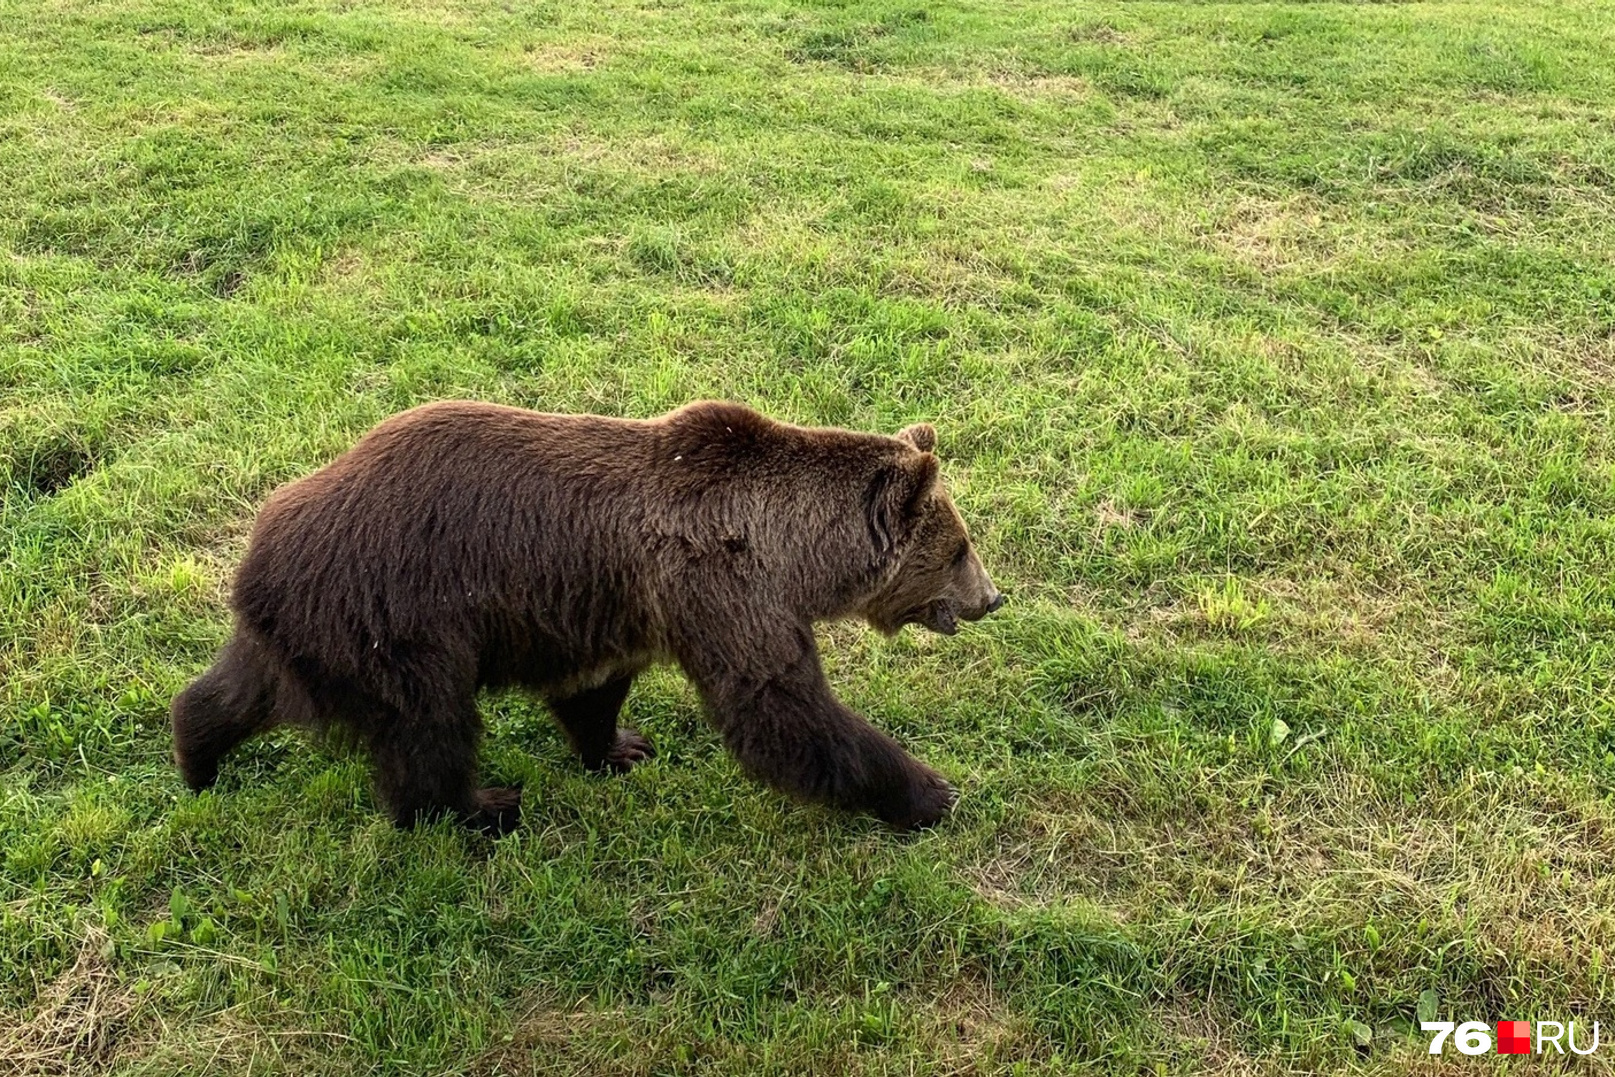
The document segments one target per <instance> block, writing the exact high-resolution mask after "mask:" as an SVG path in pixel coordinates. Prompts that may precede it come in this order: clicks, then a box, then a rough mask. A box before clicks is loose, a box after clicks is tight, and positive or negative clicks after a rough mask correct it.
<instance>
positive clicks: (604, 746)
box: [549, 675, 656, 773]
mask: <svg viewBox="0 0 1615 1077" xmlns="http://www.w3.org/2000/svg"><path fill="white" fill-rule="evenodd" d="M633 683H634V678H633V676H632V675H629V676H625V677H613V678H612V679H611V680H609V681H607V682H606V683H604V684H602V685H600V686H599V687H597V688H590V689H588V690H586V691H582V692H578V693H575V694H573V695H570V696H565V697H562V698H551V699H550V700H549V705H550V710H552V711H554V712H555V718H556V720H557V721H558V722H560V723H561V729H562V730H563V731H565V733H566V736H567V739H568V740H570V741H571V742H572V749H573V750H574V751H576V752H577V753H578V758H579V759H581V760H582V761H583V765H584V766H586V767H588V768H589V769H590V770H614V771H617V772H619V773H622V772H626V771H629V770H632V769H633V767H634V764H635V763H643V762H644V761H645V760H647V759H649V758H650V757H651V756H653V755H655V754H656V749H655V748H654V747H652V746H651V742H650V741H648V740H646V739H645V738H644V737H642V736H641V735H640V734H639V731H638V730H634V729H629V728H627V727H621V728H619V727H618V725H617V715H618V714H619V713H621V711H622V704H623V700H625V699H627V698H628V689H629V688H630V687H632V685H633Z"/></svg>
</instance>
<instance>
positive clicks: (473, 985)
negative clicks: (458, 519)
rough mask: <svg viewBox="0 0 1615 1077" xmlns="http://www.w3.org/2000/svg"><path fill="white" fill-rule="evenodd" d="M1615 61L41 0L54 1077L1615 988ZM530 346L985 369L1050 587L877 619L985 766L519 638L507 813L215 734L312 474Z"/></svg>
mask: <svg viewBox="0 0 1615 1077" xmlns="http://www.w3.org/2000/svg"><path fill="white" fill-rule="evenodd" d="M1612 115H1615V16H1612V15H1611V12H1610V9H1609V8H1608V6H1607V5H1605V4H1603V3H1600V2H1594V0H1566V2H1558V3H1546V2H1503V0H1497V2H1485V0H1474V2H1449V3H1441V2H1432V3H1403V4H1394V3H1387V4H1366V3H1365V4H1347V3H1270V4H1259V3H1165V2H1138V3H1125V2H1115V3H1056V2H1054V0H1010V2H1008V3H1003V2H1000V3H989V2H984V0H947V2H933V0H868V2H864V3H842V2H838V0H820V2H810V0H794V2H793V0H688V2H684V3H673V2H671V0H590V2H583V3H570V4H568V3H557V2H555V0H526V2H514V3H510V2H501V3H494V2H485V0H442V2H432V0H396V2H386V0H309V2H292V3H279V2H270V0H228V2H220V3H218V4H216V5H204V4H200V3H195V2H187V0H100V2H92V0H52V2H48V3H47V2H38V0H0V490H3V497H4V501H3V503H0V775H3V776H0V855H3V863H0V1074H4V1075H7V1077H9V1075H13V1074H28V1075H44V1074H51V1075H54V1074H68V1073H72V1074H74V1075H79V1074H93V1073H100V1072H110V1073H117V1074H153V1075H168V1074H177V1073H184V1074H193V1073H194V1074H201V1073H253V1074H269V1073H291V1074H321V1075H326V1074H334V1075H349V1074H393V1073H399V1074H417V1073H419V1074H436V1073H473V1074H487V1075H492V1074H528V1073H533V1074H552V1073H553V1074H580V1075H582V1074H587V1075H604V1077H611V1075H618V1074H646V1075H649V1074H733V1075H739V1074H786V1073H792V1074H830V1073H840V1072H849V1073H859V1074H894V1075H895V1074H904V1075H908V1074H915V1075H920V1074H938V1075H940V1074H966V1073H1016V1074H1031V1073H1043V1072H1053V1073H1059V1072H1067V1071H1075V1070H1078V1069H1083V1070H1087V1069H1088V1068H1094V1069H1097V1070H1099V1071H1103V1072H1113V1073H1128V1074H1132V1073H1138V1072H1141V1071H1142V1072H1149V1073H1181V1074H1187V1073H1191V1072H1213V1073H1229V1074H1234V1073H1264V1072H1280V1071H1298V1070H1300V1071H1318V1070H1324V1069H1339V1068H1356V1069H1360V1070H1363V1071H1368V1072H1377V1073H1397V1072H1414V1071H1428V1072H1432V1073H1435V1072H1447V1071H1448V1069H1451V1068H1455V1067H1459V1066H1462V1065H1466V1064H1467V1065H1468V1066H1470V1067H1476V1066H1481V1067H1493V1066H1496V1065H1500V1063H1499V1062H1498V1061H1497V1060H1475V1061H1472V1062H1468V1063H1464V1062H1462V1061H1461V1060H1458V1059H1454V1058H1452V1057H1450V1056H1449V1057H1448V1058H1446V1059H1445V1060H1443V1061H1437V1060H1433V1059H1429V1058H1428V1057H1427V1056H1426V1055H1425V1054H1424V1051H1425V1039H1424V1037H1423V1036H1421V1035H1420V1034H1419V1033H1418V1032H1417V1031H1416V1030H1417V1021H1418V1015H1419V1014H1420V1012H1421V1011H1423V1013H1424V1015H1425V1016H1426V1017H1428V1016H1430V1015H1431V1014H1438V1015H1439V1016H1440V1017H1442V1018H1444V1019H1450V1020H1460V1021H1461V1020H1471V1019H1474V1020H1494V1021H1495V1020H1498V1019H1502V1018H1544V1019H1549V1018H1551V1019H1560V1020H1563V1019H1565V1018H1569V1017H1573V1016H1580V1017H1583V1018H1585V1019H1592V1018H1599V1019H1601V1020H1602V1021H1603V1022H1604V1024H1605V1038H1606V1039H1611V1038H1615V1036H1612V1035H1611V1025H1612V1024H1615V1005H1611V1001H1612V1000H1615V973H1612V970H1611V961H1612V959H1615V952H1612V951H1615V873H1612V872H1611V870H1610V865H1611V861H1612V858H1615V801H1612V790H1615V703H1612V692H1615V684H1612V681H1615V648H1612V640H1615V522H1612V517H1615V431H1612V427H1611V421H1610V420H1611V403H1612V401H1615V121H1612V118H1611V117H1612ZM461 396H474V397H480V398H485V399H491V400H499V401H505V402H510V403H515V404H520V405H524V406H530V407H537V408H542V409H547V410H587V411H598V412H608V413H613V414H623V415H635V416H647V415H653V414H657V413H660V412H662V411H664V410H666V409H668V408H671V407H673V406H676V405H678V404H680V403H683V402H685V401H687V400H689V399H691V398H695V397H700V396H723V397H730V398H735V399H740V400H744V401H747V402H750V403H752V404H754V405H757V406H759V407H761V408H764V409H766V410H767V411H769V412H770V413H772V414H774V415H776V416H779V417H781V418H787V419H790V420H794V421H799V422H813V423H830V424H841V425H847V426H852V427H857V428H862V429H870V430H881V431H895V430H896V429H897V428H898V427H900V426H901V425H903V424H904V423H906V422H910V421H914V420H919V419H926V420H930V421H932V422H934V423H936V425H937V426H938V428H939V430H940V432H941V439H942V445H941V453H942V456H943V458H944V471H945V475H946V478H947V481H948V482H949V483H950V485H951V487H952V489H953V491H954V493H955V497H956V500H957V501H958V502H959V504H960V506H961V509H962V510H963V511H964V513H965V515H966V518H967V519H968V520H969V521H971V523H972V526H973V528H974V530H975V532H976V534H977V537H978V546H979V548H980V549H981V551H982V555H983V557H984V559H985V561H986V562H987V564H988V566H989V568H990V570H991V571H992V572H993V574H994V576H995V578H996V579H997V581H998V583H999V584H1000V585H1001V586H1002V587H1004V589H1005V590H1007V591H1010V592H1012V593H1013V595H1014V602H1013V604H1012V605H1011V606H1010V607H1009V608H1008V609H1007V610H1006V611H1005V612H1004V613H1003V614H1001V615H999V616H998V617H995V618H993V619H990V620H989V621H987V622H983V623H982V624H980V625H976V626H970V627H968V628H967V629H966V630H965V631H963V632H962V633H961V634H960V635H959V636H958V637H955V638H952V639H942V638H939V637H934V636H933V637H925V636H922V635H920V634H918V633H916V632H915V631H914V630H909V631H908V632H907V633H905V634H904V635H903V636H901V637H900V638H898V639H896V640H892V641H887V640H883V639H881V638H879V637H876V636H875V635H874V634H873V633H871V632H869V631H867V630H864V629H862V628H857V627H853V626H846V625H842V626H831V627H828V628H826V629H825V631H824V633H823V643H824V649H825V652H826V658H827V663H828V665H829V667H830V672H831V676H832V679H833V681H834V683H835V685H836V687H837V689H838V691H839V692H841V693H842V695H843V696H844V698H846V699H847V701H848V702H849V703H851V704H852V705H853V706H855V707H857V708H858V709H860V710H862V711H863V712H864V713H866V714H868V715H869V716H870V717H871V718H872V719H873V720H874V721H875V722H876V723H877V724H879V725H881V726H882V727H884V728H886V729H888V730H890V731H892V732H893V733H894V734H896V735H897V736H899V737H900V738H901V739H903V740H904V741H905V742H906V743H907V744H909V745H911V746H912V747H913V748H914V750H915V751H916V752H917V754H919V755H921V756H922V757H923V758H925V759H926V760H928V761H929V762H931V763H933V764H934V765H936V766H938V767H939V768H940V769H942V770H943V771H944V772H945V773H947V774H948V775H949V776H950V777H951V778H952V779H953V780H954V781H955V783H956V784H957V785H959V786H960V788H961V789H962V791H963V799H962V801H961V803H960V805H959V809H958V811H957V813H956V815H955V817H954V818H953V819H952V820H951V821H950V822H949V823H947V824H946V825H944V826H943V827H942V828H940V829H939V830H936V831H934V832H932V833H928V834H925V835H922V836H918V837H902V836H896V835H893V834H891V833H889V832H887V831H885V830H883V829H882V828H881V827H879V826H878V825H877V824H875V823H873V822H870V821H868V820H863V819H857V818H850V817H845V816H841V815H837V814H834V813H831V812H827V811H821V810H816V809H807V808H800V807H795V806H792V805H790V804H788V803H786V802H785V801H783V800H782V799H780V798H779V797H777V796H776V795H774V794H772V793H770V792H768V791H766V790H763V789H760V788H758V787H757V786H754V785H752V784H750V783H748V782H747V781H745V780H744V779H743V778H742V776H741V775H740V773H739V771H738V770H737V768H736V767H735V765H734V764H733V763H732V762H731V761H730V759H729V758H728V757H727V756H726V755H725V754H724V753H723V751H722V749H721V746H720V745H719V743H718V741H717V738H716V736H715V735H714V734H713V733H712V732H711V731H709V730H708V729H707V728H706V727H705V725H704V724H703V723H702V720H701V716H700V712H699V708H698V705H697V702H696V700H695V697H694V695H693V693H692V692H691V690H690V689H689V688H688V687H686V685H685V684H684V682H683V681H682V680H681V679H680V678H679V677H678V676H676V675H675V674H673V673H671V672H665V673H661V674H658V675H655V676H652V677H649V678H647V679H645V680H642V681H641V684H640V686H639V687H638V688H637V689H636V692H635V695H634V696H633V698H632V699H631V700H630V702H629V720H630V721H632V722H633V723H634V724H636V725H638V726H640V727H641V728H642V729H644V730H646V731H647V732H648V733H649V734H650V735H651V736H652V737H653V739H655V740H656V741H657V743H658V745H659V747H660V749H661V752H662V754H661V756H660V757H659V758H658V759H657V760H656V761H655V763H654V764H652V765H649V766H646V767H642V768H640V769H639V770H636V771H635V772H634V773H633V774H632V775H631V776H629V777H628V778H626V779H622V780H610V779H600V778H594V777H590V776H586V775H585V774H583V773H582V772H581V771H580V769H579V768H578V767H577V766H576V765H575V764H574V763H573V762H572V761H571V760H570V758H569V757H568V754H567V752H566V750H565V747H564V745H563V743H562V741H561V739H560V737H559V735H558V734H557V733H556V732H555V731H554V729H553V727H552V724H551V722H550V721H549V719H548V717H547V716H546V715H545V713H544V712H543V710H542V708H540V707H539V706H537V705H535V704H533V703H531V702H529V701H527V700H525V699H523V698H520V697H516V696H497V697H492V698H489V699H488V700H487V701H486V708H485V711H486V714H487V717H488V719H489V726H490V737H489V743H488V745H487V750H486V771H487V773H488V775H489V777H490V778H491V779H492V780H494V781H496V782H497V783H510V782H523V783H525V785H526V787H527V789H528V807H527V810H528V825H527V828H526V829H525V831H524V832H523V833H521V834H519V835H518V836H515V837H512V838H510V839H508V840H505V841H501V842H498V843H489V842H487V841H484V840H481V839H474V838H471V837H468V836H467V835H465V834H464V833H462V832H460V831H458V830H456V829H454V828H452V827H448V826H440V827H435V828H429V829H426V830H423V831H418V832H415V833H408V834H403V833H397V832H395V831H394V830H393V829H392V828H391V827H390V825H389V824H388V823H387V822H386V821H385V819H384V818H383V817H382V816H381V815H380V814H379V813H378V812H377V811H376V810H375V807H374V805H373V802H372V798H371V793H370V790H369V787H368V784H367V779H366V772H365V767H364V764H363V761H362V760H361V759H359V758H356V757H351V756H345V755H342V754H339V753H334V752H333V751H331V750H328V749H324V748H321V747H319V746H317V745H313V744H310V743H309V742H308V741H306V740H305V739H303V738H301V737H300V736H298V735H296V734H292V733H285V734H281V735H276V736H273V737H271V738H269V739H266V740H264V741H261V742H259V743H257V744H255V745H253V746H251V747H249V748H247V749H246V750H244V751H243V752H242V753H241V754H240V755H239V756H237V757H236V758H235V759H234V760H233V762H232V763H230V764H228V765H227V767H226V773H225V776H224V779H223V781H222V783H221V785H220V787H219V789H217V790H216V791H214V792H211V793H208V794H205V795H203V796H200V797H193V796H190V795H188V794H186V793H184V792H183V789H182V786H181V784H180V782H179V779H178V777H177V775H176V774H175V772H174V771H173V769H172V767H171V765H170V763H169V758H168V754H169V738H168V733H167V727H166V708H167V704H168V700H169V698H170V697H171V695H172V694H173V693H174V692H175V691H177V690H178V689H179V688H180V687H181V686H182V685H183V684H184V683H185V682H186V681H187V680H188V679H189V678H190V677H192V676H194V675H195V674H196V673H197V672H198V671H199V670H200V669H201V668H203V666H204V665H205V664H206V662H207V661H208V659H209V656H210V654H211V652H212V649H213V648H214V647H216V646H217V645H218V644H219V643H220V642H222V640H223V639H224V636H225V633H226V631H227V624H228V621H227V615H226V611H225V606H224V599H225V595H226V588H227V583H228V579H229V574H230V572H231V569H232V567H233V565H234V562H235V561H236V559H237V558H238V557H239V555H240V553H241V550H242V547H243V542H244V538H245V533H246V528H247V526H248V525H249V523H250V521H251V518H252V515H253V513H254V511H255V508H256V506H257V505H258V504H259V503H260V501H261V500H262V499H263V498H264V496H265V495H266V494H267V493H268V492H269V491H270V490H271V489H273V488H274V487H275V486H276V485H277V484H279V483H281V482H284V481H286V480H289V479H291V478H293V477H295V476H298V475H302V474H304V473H306V472H308V471H310V470H312V469H313V468H315V467H317V466H318V465H319V464H321V463H322V462H324V461H326V460H328V459H329V458H331V457H332V456H334V455H335V454H336V453H337V452H339V451H340V450H341V449H343V448H344V447H346V446H347V445H348V444H350V443H351V441H352V440H353V439H354V438H355V437H357V436H358V435H359V434H360V433H361V432H362V431H364V430H365V429H366V428H368V427H369V426H370V425H372V424H373V423H375V422H376V421H378V420H379V419H381V418H382V417H384V416H386V415H388V414H390V413H392V412H394V411H397V410H399V409H402V408H404V407H406V406H409V405H412V404H415V403H418V402H421V401H426V400H432V399H437V398H443V397H461ZM1410 1030H1411V1031H1410ZM1612 1058H1615V1046H1611V1047H1605V1048H1604V1049H1603V1050H1602V1051H1601V1052H1600V1054H1599V1056H1595V1057H1593V1058H1590V1059H1585V1060H1582V1061H1581V1062H1580V1063H1579V1065H1580V1067H1581V1068H1582V1069H1583V1070H1586V1069H1592V1070H1595V1071H1601V1072H1610V1071H1612V1070H1615V1066H1612V1065H1611V1062H1610V1059H1612Z"/></svg>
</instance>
